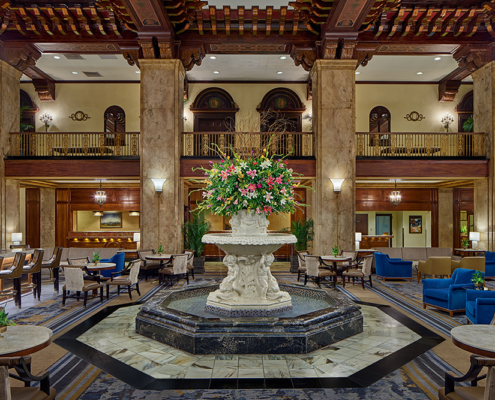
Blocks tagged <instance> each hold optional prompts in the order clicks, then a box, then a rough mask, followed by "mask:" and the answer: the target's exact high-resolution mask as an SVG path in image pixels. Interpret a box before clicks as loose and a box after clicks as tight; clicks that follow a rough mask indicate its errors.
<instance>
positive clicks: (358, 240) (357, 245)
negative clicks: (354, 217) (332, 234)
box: [356, 232, 363, 250]
mask: <svg viewBox="0 0 495 400" xmlns="http://www.w3.org/2000/svg"><path fill="white" fill-rule="evenodd" d="M362 237H363V234H362V233H361V232H356V250H359V242H361V240H362Z"/></svg>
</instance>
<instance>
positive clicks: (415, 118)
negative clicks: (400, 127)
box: [404, 111, 426, 122]
mask: <svg viewBox="0 0 495 400" xmlns="http://www.w3.org/2000/svg"><path fill="white" fill-rule="evenodd" d="M425 118H426V117H423V114H420V113H419V112H417V111H411V112H410V113H409V114H406V116H405V117H404V119H407V120H408V121H412V122H419V121H422V120H424V119H425Z"/></svg>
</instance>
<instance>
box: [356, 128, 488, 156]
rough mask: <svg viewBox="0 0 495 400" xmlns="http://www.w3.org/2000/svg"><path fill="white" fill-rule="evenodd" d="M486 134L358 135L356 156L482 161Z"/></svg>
mask: <svg viewBox="0 0 495 400" xmlns="http://www.w3.org/2000/svg"><path fill="white" fill-rule="evenodd" d="M484 156H485V149H484V134H483V133H471V132H469V133H468V132H459V133H456V132H452V133H450V132H449V133H412V132H401V133H395V132H390V133H369V132H357V133H356V157H358V158H360V157H366V158H368V157H379V158H382V157H447V158H448V157H450V158H476V157H477V158H483V157H484Z"/></svg>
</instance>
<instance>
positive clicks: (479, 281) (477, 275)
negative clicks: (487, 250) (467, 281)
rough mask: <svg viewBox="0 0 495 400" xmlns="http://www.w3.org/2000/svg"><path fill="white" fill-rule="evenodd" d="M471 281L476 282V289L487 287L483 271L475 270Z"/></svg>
mask: <svg viewBox="0 0 495 400" xmlns="http://www.w3.org/2000/svg"><path fill="white" fill-rule="evenodd" d="M471 282H473V283H474V286H475V287H476V290H484V289H485V279H484V278H483V273H482V272H481V271H474V272H473V277H472V278H471Z"/></svg>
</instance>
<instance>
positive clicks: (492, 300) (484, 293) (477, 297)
mask: <svg viewBox="0 0 495 400" xmlns="http://www.w3.org/2000/svg"><path fill="white" fill-rule="evenodd" d="M494 314H495V292H493V291H489V290H468V291H466V317H467V319H468V321H469V322H471V323H472V324H487V325H488V324H489V323H490V322H492V319H493V315H494Z"/></svg>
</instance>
